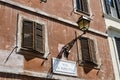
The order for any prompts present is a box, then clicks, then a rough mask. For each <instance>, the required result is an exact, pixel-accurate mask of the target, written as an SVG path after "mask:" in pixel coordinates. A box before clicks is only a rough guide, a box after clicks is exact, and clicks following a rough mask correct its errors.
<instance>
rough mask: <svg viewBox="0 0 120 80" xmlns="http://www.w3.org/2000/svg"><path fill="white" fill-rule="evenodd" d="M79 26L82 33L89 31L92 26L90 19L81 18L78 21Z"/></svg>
mask: <svg viewBox="0 0 120 80" xmlns="http://www.w3.org/2000/svg"><path fill="white" fill-rule="evenodd" d="M78 26H79V28H80V29H81V30H82V31H86V30H88V28H89V26H90V19H89V18H87V17H85V16H81V17H80V18H79V20H78Z"/></svg>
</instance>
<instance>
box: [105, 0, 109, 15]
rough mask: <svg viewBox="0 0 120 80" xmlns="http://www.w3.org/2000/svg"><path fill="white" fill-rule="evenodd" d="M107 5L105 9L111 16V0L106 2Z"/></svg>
mask: <svg viewBox="0 0 120 80" xmlns="http://www.w3.org/2000/svg"><path fill="white" fill-rule="evenodd" d="M104 3H105V8H106V13H107V14H111V9H110V2H109V0H104Z"/></svg>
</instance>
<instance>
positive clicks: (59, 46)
mask: <svg viewBox="0 0 120 80" xmlns="http://www.w3.org/2000/svg"><path fill="white" fill-rule="evenodd" d="M62 47H64V44H58V51H59V52H60V51H61V49H62Z"/></svg>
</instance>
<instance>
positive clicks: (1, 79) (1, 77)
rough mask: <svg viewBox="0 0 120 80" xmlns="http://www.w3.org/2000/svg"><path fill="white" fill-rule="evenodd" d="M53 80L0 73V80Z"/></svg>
mask: <svg viewBox="0 0 120 80" xmlns="http://www.w3.org/2000/svg"><path fill="white" fill-rule="evenodd" d="M7 79H9V80H18V79H19V80H54V79H47V78H40V77H32V76H25V75H20V74H12V73H0V80H7Z"/></svg>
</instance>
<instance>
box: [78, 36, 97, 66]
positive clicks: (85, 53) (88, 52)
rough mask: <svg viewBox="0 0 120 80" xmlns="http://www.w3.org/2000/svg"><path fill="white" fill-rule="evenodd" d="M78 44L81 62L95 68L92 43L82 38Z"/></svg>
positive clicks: (95, 61) (94, 54)
mask: <svg viewBox="0 0 120 80" xmlns="http://www.w3.org/2000/svg"><path fill="white" fill-rule="evenodd" d="M80 42H81V51H82V62H83V63H86V64H91V65H94V66H97V59H96V51H95V46H94V41H93V40H91V39H89V38H85V37H82V38H81V39H80Z"/></svg>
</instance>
